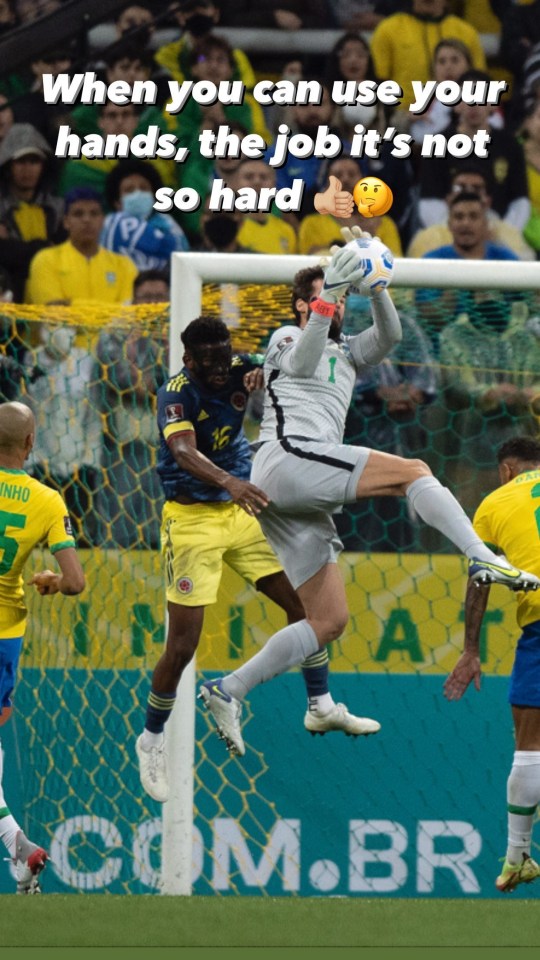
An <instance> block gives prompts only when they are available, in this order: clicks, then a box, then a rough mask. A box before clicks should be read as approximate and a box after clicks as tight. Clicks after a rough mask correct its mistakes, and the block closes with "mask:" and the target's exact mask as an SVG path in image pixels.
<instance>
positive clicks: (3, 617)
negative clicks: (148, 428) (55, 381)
mask: <svg viewBox="0 0 540 960" xmlns="http://www.w3.org/2000/svg"><path fill="white" fill-rule="evenodd" d="M34 431H35V426H34V415H33V413H32V411H31V410H30V408H29V407H27V406H25V405H24V404H23V403H3V404H0V725H1V724H3V723H5V722H6V720H7V719H8V717H9V716H10V714H11V694H12V692H13V688H14V686H15V678H16V673H17V666H18V662H19V656H20V653H21V647H22V642H23V637H24V631H25V627H26V607H25V603H24V586H23V569H24V565H25V563H26V561H27V559H28V557H29V556H30V553H31V552H32V550H33V548H34V547H35V546H36V545H37V544H39V543H46V544H47V546H48V547H49V550H50V551H51V553H52V554H54V557H55V559H56V560H57V561H58V565H59V567H60V573H55V572H54V571H53V570H42V571H40V572H39V573H35V574H34V575H33V577H32V579H31V580H29V584H33V585H34V586H35V587H36V589H37V591H38V592H39V593H40V594H41V595H42V596H51V595H52V594H54V593H63V594H67V595H74V594H77V593H81V591H82V590H84V573H83V570H82V567H81V565H80V563H79V560H78V557H77V554H76V552H75V541H74V539H73V534H72V532H71V525H70V521H69V516H68V513H67V508H66V505H65V503H64V501H63V500H62V497H61V496H60V494H59V493H57V492H56V491H55V490H51V489H50V488H49V487H46V486H45V485H44V484H43V483H40V482H39V481H38V480H35V479H34V478H33V477H30V476H29V475H28V474H27V473H26V471H25V470H24V462H25V460H26V458H27V457H28V455H29V453H30V451H31V450H32V447H33V445H34ZM2 768H3V753H2V749H1V747H0V840H2V842H3V843H4V845H5V847H6V848H7V850H8V852H9V855H10V857H11V858H12V860H13V862H14V864H15V873H16V877H17V893H26V894H28V893H40V887H39V874H40V873H41V871H42V870H43V868H44V866H45V864H46V862H47V859H48V855H47V853H46V852H45V850H43V848H42V847H38V846H37V844H35V843H31V841H30V840H28V839H27V837H26V836H25V835H24V833H23V831H22V830H21V828H20V826H19V824H18V823H17V821H16V820H15V818H14V817H13V816H12V814H11V813H10V811H9V809H8V807H7V805H6V802H5V799H4V794H3V791H2Z"/></svg>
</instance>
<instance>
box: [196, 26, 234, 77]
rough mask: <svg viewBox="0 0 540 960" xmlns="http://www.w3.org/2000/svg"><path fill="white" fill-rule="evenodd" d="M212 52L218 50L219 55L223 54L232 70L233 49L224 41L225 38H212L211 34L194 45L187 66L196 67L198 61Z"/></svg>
mask: <svg viewBox="0 0 540 960" xmlns="http://www.w3.org/2000/svg"><path fill="white" fill-rule="evenodd" d="M212 50H220V51H221V53H225V54H226V55H227V57H228V59H229V66H230V67H231V68H232V69H234V67H235V66H236V64H235V60H234V51H233V48H232V47H231V45H230V43H229V42H228V40H225V37H218V36H214V35H213V34H212V35H209V36H206V37H203V38H202V39H201V40H199V41H198V42H197V43H196V44H195V45H194V47H193V49H192V51H191V53H190V54H189V58H188V64H189V66H190V67H194V66H196V65H197V63H198V62H199V60H201V59H204V58H205V57H207V56H208V54H209V53H211V52H212Z"/></svg>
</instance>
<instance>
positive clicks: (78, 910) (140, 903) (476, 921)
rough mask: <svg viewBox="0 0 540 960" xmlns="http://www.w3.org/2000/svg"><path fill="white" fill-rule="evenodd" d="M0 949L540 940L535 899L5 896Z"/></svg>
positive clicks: (529, 943) (526, 943) (525, 943)
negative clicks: (25, 947) (24, 947)
mask: <svg viewBox="0 0 540 960" xmlns="http://www.w3.org/2000/svg"><path fill="white" fill-rule="evenodd" d="M0 914H1V923H0V947H11V946H13V947H22V946H30V947H35V946H39V947H69V946H71V947H73V946H81V947H90V946H97V947H101V946H118V947H130V946H132V947H149V946H163V947H205V946H210V947H212V946H215V947H238V946H240V947H275V946H277V947H284V946H292V947H297V946H307V947H323V946H324V947H330V946H336V947H363V946H370V947H414V946H419V947H430V946H431V947H460V946H477V947H490V946H492V947H503V946H504V947H533V946H538V945H539V943H540V935H539V927H538V920H537V902H536V901H535V900H522V899H520V900H511V899H510V898H503V897H501V898H500V899H493V900H406V899H403V900H384V899H377V900H370V899H365V900H364V899H359V898H358V899H352V898H325V899H322V898H321V899H316V898H301V899H300V898H291V899H285V898H283V899H270V898H266V897H264V898H263V897H260V898H252V897H219V898H218V897H193V898H184V897H182V898H177V897H160V896H147V897H145V896H107V895H105V896H102V895H100V896H96V895H93V896H92V895H86V896H84V895H80V896H76V895H69V896H63V895H59V894H53V895H49V896H47V895H46V894H44V895H43V896H41V897H16V896H6V895H5V896H1V897H0Z"/></svg>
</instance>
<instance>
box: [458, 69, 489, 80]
mask: <svg viewBox="0 0 540 960" xmlns="http://www.w3.org/2000/svg"><path fill="white" fill-rule="evenodd" d="M465 80H485V81H486V82H487V83H490V82H491V77H490V75H489V73H486V71H485V70H477V69H476V67H471V69H470V70H465V73H462V74H461V76H460V77H458V81H457V82H458V83H463V82H464V81H465Z"/></svg>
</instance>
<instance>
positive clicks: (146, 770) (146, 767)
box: [135, 733, 169, 803]
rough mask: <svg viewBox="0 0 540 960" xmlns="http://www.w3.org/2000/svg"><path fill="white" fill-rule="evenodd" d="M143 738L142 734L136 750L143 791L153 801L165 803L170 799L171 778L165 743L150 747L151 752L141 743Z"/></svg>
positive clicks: (138, 739)
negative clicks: (168, 771)
mask: <svg viewBox="0 0 540 960" xmlns="http://www.w3.org/2000/svg"><path fill="white" fill-rule="evenodd" d="M142 736H143V735H142V733H141V735H140V737H138V738H137V742H136V744H135V750H136V753H137V758H138V761H139V776H140V778H141V784H142V787H143V790H144V791H145V792H146V793H147V794H148V796H149V797H152V800H157V802H158V803H165V801H166V800H168V799H169V777H168V773H167V754H166V753H165V746H164V743H162V744H161V746H159V747H150V750H145V749H144V748H143V746H142V742H141V741H142Z"/></svg>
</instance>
